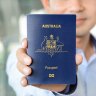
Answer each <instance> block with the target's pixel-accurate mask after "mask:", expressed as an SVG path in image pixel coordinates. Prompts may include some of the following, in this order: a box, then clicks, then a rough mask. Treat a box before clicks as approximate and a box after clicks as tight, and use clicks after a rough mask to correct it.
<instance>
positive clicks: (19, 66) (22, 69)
mask: <svg viewBox="0 0 96 96" xmlns="http://www.w3.org/2000/svg"><path fill="white" fill-rule="evenodd" d="M17 69H18V70H19V71H20V72H21V73H22V74H24V75H25V76H28V75H30V74H32V69H31V68H30V67H28V66H26V65H24V64H21V63H19V62H18V63H17Z"/></svg>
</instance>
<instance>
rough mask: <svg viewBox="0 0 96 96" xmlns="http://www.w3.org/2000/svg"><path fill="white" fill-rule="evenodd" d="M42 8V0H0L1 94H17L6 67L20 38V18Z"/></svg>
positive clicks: (8, 95)
mask: <svg viewBox="0 0 96 96" xmlns="http://www.w3.org/2000/svg"><path fill="white" fill-rule="evenodd" d="M41 8H42V5H41V3H40V0H0V96H16V95H15V92H14V91H13V89H12V88H11V87H10V86H9V85H8V78H7V75H6V71H5V69H6V61H7V57H8V55H9V53H10V52H11V50H13V49H14V48H15V47H16V46H17V45H18V42H19V40H20V18H21V16H22V15H26V14H28V13H30V12H31V11H32V10H38V9H41Z"/></svg>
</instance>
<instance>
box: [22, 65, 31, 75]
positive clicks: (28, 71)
mask: <svg viewBox="0 0 96 96" xmlns="http://www.w3.org/2000/svg"><path fill="white" fill-rule="evenodd" d="M23 72H24V73H25V75H29V74H30V69H29V68H27V67H26V68H24V69H23Z"/></svg>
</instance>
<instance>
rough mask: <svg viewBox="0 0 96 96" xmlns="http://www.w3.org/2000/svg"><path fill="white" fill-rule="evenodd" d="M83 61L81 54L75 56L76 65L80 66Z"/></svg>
mask: <svg viewBox="0 0 96 96" xmlns="http://www.w3.org/2000/svg"><path fill="white" fill-rule="evenodd" d="M82 61H83V57H82V55H81V54H76V64H77V65H80V64H81V63H82Z"/></svg>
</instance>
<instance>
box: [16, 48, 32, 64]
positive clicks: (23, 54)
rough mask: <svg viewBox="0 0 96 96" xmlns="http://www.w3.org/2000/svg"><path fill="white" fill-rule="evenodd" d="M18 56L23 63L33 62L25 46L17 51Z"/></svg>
mask: <svg viewBox="0 0 96 96" xmlns="http://www.w3.org/2000/svg"><path fill="white" fill-rule="evenodd" d="M16 56H17V59H18V61H19V62H20V63H21V64H25V65H30V64H31V63H32V58H31V57H29V56H28V55H27V53H26V49H24V48H19V49H18V50H17V52H16Z"/></svg>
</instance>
